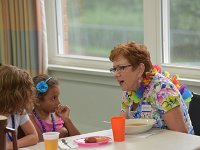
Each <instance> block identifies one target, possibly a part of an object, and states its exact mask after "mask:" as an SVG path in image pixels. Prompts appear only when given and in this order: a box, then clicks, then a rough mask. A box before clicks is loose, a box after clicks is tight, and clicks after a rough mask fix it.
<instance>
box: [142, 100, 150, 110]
mask: <svg viewBox="0 0 200 150" xmlns="http://www.w3.org/2000/svg"><path fill="white" fill-rule="evenodd" d="M142 112H151V104H150V103H149V102H142Z"/></svg>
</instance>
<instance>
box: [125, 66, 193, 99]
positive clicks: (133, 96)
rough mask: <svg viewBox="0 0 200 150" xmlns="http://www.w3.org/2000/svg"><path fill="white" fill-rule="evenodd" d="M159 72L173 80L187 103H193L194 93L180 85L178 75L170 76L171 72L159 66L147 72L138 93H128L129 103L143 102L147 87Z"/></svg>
mask: <svg viewBox="0 0 200 150" xmlns="http://www.w3.org/2000/svg"><path fill="white" fill-rule="evenodd" d="M157 72H158V73H160V74H162V75H163V76H165V77H167V78H168V79H170V80H171V82H172V83H173V84H174V85H175V86H176V87H177V88H178V89H179V92H180V93H181V95H182V97H183V99H184V101H185V102H190V101H191V98H192V93H191V92H190V91H189V90H188V89H187V88H186V85H184V84H180V81H179V80H178V75H170V74H169V72H167V71H164V70H161V68H160V67H159V66H158V65H154V66H153V69H152V70H151V71H149V72H146V77H145V78H144V79H143V81H142V82H141V83H140V87H139V89H138V90H137V91H136V92H135V91H128V92H127V93H126V94H127V95H126V96H127V97H128V99H129V101H133V102H134V103H139V102H140V101H141V98H142V96H143V93H144V91H145V89H146V87H147V86H148V85H149V84H150V82H151V80H152V79H153V77H154V75H155V74H156V73H157Z"/></svg>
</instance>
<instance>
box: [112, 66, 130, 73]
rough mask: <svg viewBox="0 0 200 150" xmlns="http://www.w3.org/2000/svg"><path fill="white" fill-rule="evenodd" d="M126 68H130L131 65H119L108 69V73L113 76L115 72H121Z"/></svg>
mask: <svg viewBox="0 0 200 150" xmlns="http://www.w3.org/2000/svg"><path fill="white" fill-rule="evenodd" d="M127 67H132V65H131V64H129V65H120V66H117V67H113V68H110V72H111V73H112V74H115V73H116V71H118V72H123V71H124V70H125V69H126V68H127Z"/></svg>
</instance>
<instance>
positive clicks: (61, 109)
mask: <svg viewBox="0 0 200 150" xmlns="http://www.w3.org/2000/svg"><path fill="white" fill-rule="evenodd" d="M55 113H56V114H57V115H58V116H59V117H61V118H62V119H65V118H69V113H70V109H69V107H67V106H66V105H62V104H59V105H58V107H57V109H56V111H55Z"/></svg>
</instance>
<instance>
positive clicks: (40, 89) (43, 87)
mask: <svg viewBox="0 0 200 150" xmlns="http://www.w3.org/2000/svg"><path fill="white" fill-rule="evenodd" d="M51 78H52V77H49V78H48V79H46V80H45V81H40V82H38V84H37V85H36V89H37V94H36V96H38V95H39V93H45V92H46V91H47V90H48V84H47V82H48V81H49V80H50V79H51Z"/></svg>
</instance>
